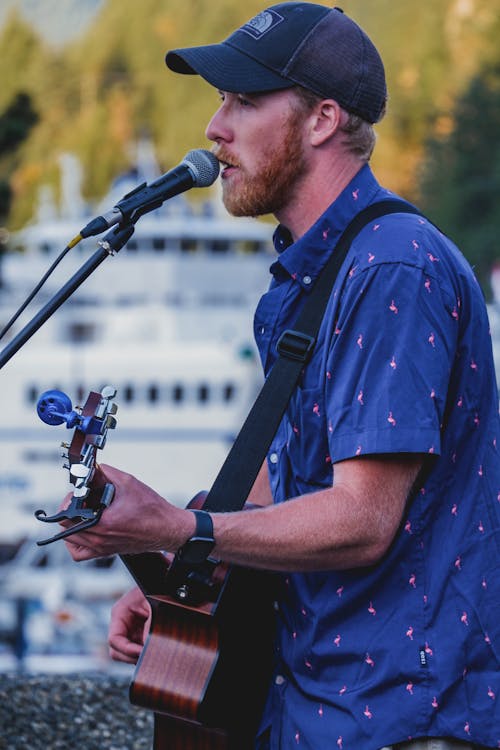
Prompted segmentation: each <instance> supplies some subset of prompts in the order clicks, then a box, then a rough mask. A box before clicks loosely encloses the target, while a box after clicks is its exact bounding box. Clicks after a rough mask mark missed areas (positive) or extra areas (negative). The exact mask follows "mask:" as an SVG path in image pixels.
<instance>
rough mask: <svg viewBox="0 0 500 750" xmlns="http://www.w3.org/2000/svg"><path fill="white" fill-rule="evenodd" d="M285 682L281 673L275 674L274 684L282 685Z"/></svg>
mask: <svg viewBox="0 0 500 750" xmlns="http://www.w3.org/2000/svg"><path fill="white" fill-rule="evenodd" d="M284 683H285V678H284V677H283V675H282V674H277V675H276V677H275V678H274V684H275V685H283V684H284Z"/></svg>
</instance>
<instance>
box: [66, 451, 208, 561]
mask: <svg viewBox="0 0 500 750" xmlns="http://www.w3.org/2000/svg"><path fill="white" fill-rule="evenodd" d="M98 472H99V474H98V475H97V473H96V480H97V482H98V483H99V484H104V482H111V484H112V485H113V486H114V488H115V497H114V500H113V502H112V503H111V505H110V506H109V508H106V510H105V511H104V513H103V514H102V516H101V518H100V520H99V523H97V524H96V525H95V526H93V527H92V528H90V529H88V530H87V531H81V532H79V533H77V534H74V535H72V536H70V537H68V538H67V539H66V540H65V544H66V547H67V549H68V551H69V553H70V555H71V557H72V558H73V560H76V561H77V562H79V561H81V560H90V559H92V558H95V557H107V556H109V555H114V554H118V555H127V554H138V553H141V552H155V551H163V550H166V551H170V552H175V551H177V550H178V549H179V547H181V546H182V545H183V544H184V543H185V542H186V540H187V539H189V537H190V536H191V535H192V534H193V533H194V529H195V519H194V515H193V514H192V513H191V512H189V511H186V510H183V509H181V508H178V507H176V506H175V505H172V504H171V503H169V502H168V501H167V500H165V498H163V497H161V496H160V495H159V494H158V493H157V492H155V491H154V490H153V489H151V487H148V486H147V485H146V484H144V483H143V482H140V481H139V480H138V479H136V478H135V477H133V476H132V475H131V474H127V473H125V472H123V471H120V470H119V469H115V468H113V467H111V466H104V465H101V466H100V467H99V469H98ZM67 501H68V498H66V500H65V503H67ZM61 525H62V526H64V527H65V528H67V527H68V526H71V522H70V521H63V522H62V523H61Z"/></svg>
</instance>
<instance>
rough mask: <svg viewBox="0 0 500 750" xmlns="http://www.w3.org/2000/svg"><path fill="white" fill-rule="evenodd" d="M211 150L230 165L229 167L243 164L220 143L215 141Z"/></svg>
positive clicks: (225, 163)
mask: <svg viewBox="0 0 500 750" xmlns="http://www.w3.org/2000/svg"><path fill="white" fill-rule="evenodd" d="M210 150H211V152H212V153H213V155H214V156H215V157H216V158H217V159H218V160H219V161H220V162H221V163H222V164H224V165H225V166H229V167H240V166H241V164H240V162H239V161H238V159H236V158H235V157H234V156H233V155H232V154H231V153H230V151H228V150H227V149H226V148H224V146H221V145H220V144H219V143H215V144H214V145H213V146H212V148H211V149H210Z"/></svg>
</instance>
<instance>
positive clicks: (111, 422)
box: [106, 414, 117, 430]
mask: <svg viewBox="0 0 500 750" xmlns="http://www.w3.org/2000/svg"><path fill="white" fill-rule="evenodd" d="M116 425H117V420H116V419H115V418H114V417H113V416H112V414H108V416H107V417H106V429H107V430H114V429H115V427H116Z"/></svg>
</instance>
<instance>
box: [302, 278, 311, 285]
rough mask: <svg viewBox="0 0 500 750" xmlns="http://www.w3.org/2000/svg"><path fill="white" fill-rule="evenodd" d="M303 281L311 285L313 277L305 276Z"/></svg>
mask: <svg viewBox="0 0 500 750" xmlns="http://www.w3.org/2000/svg"><path fill="white" fill-rule="evenodd" d="M302 281H303V282H304V284H306V285H307V286H309V284H310V283H311V281H312V279H311V277H310V276H304V278H303V279H302Z"/></svg>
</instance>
